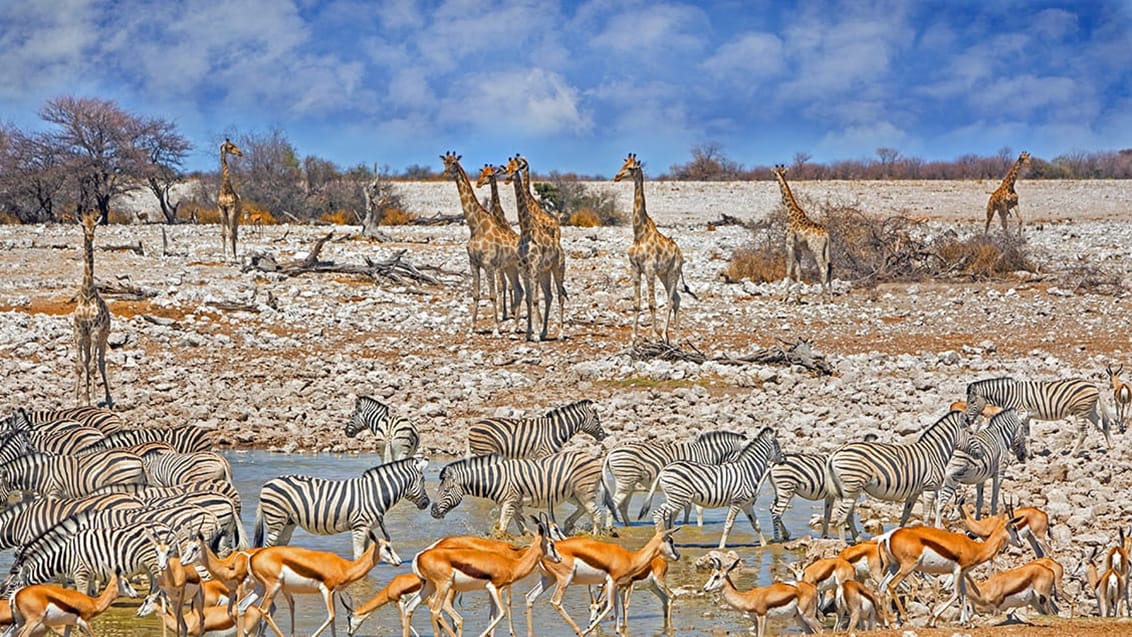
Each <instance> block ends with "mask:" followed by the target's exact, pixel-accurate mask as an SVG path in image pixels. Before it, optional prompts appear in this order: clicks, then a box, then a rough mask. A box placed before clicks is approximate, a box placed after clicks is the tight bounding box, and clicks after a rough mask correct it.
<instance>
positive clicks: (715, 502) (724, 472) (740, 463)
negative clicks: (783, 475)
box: [640, 427, 782, 550]
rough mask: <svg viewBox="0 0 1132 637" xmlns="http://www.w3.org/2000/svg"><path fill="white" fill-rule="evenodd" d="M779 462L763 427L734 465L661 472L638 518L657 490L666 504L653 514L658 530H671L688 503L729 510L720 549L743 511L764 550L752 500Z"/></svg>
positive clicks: (680, 466) (683, 465)
mask: <svg viewBox="0 0 1132 637" xmlns="http://www.w3.org/2000/svg"><path fill="white" fill-rule="evenodd" d="M781 460H782V448H781V447H780V446H779V444H778V437H777V436H776V435H775V433H774V430H773V429H772V428H770V427H764V428H763V429H762V431H760V432H759V433H758V435H756V436H755V437H754V439H752V440H751V441H750V442H748V443H747V445H746V446H745V447H743V450H742V451H740V452H739V455H738V457H736V458H735V460H734V462H728V463H723V464H708V463H699V462H688V461H686V460H681V461H677V462H673V463H672V464H670V465H668V466H667V467H665V468H663V469H661V471H660V473H659V474H658V475H657V477H656V480H655V481H653V484H652V488H651V489H650V490H649V494H648V496H646V497H645V502H644V504H643V506H642V507H641V513H640V517H644V515H645V513H647V512H648V510H649V507H650V506H651V505H652V498H653V495H654V494H655V493H656V488H657V486H659V487H660V488H661V489H663V490H664V494H665V498H666V500H665V502H664V504H662V505H660V506H659V507H657V509H656V513H654V514H653V520H655V522H656V525H657V528H661V527H671V526H672V523H673V522H674V519H673V518H674V517H675V515H676V512H677V511H680V510H682V509H684V507H686V506H687V505H688V504H689V503H694V504H698V505H700V506H703V507H709V508H718V507H724V506H726V507H728V510H727V520H726V521H725V522H724V523H723V535H722V536H721V537H720V538H719V548H720V549H721V550H722V549H723V548H725V547H726V546H727V536H728V534H730V532H731V527H732V526H733V525H734V524H735V517H736V516H737V515H738V514H739V511H742V512H744V513H746V514H747V519H748V520H750V521H751V526H753V527H754V529H755V532H756V533H758V534H759V542H760V543H761V544H762V545H763V546H766V538H765V537H763V532H762V529H760V528H759V523H758V520H756V519H755V500H756V499H757V498H758V495H759V487H761V486H762V482H763V479H764V478H765V477H766V473H767V470H768V469H770V466H771V464H773V463H776V462H780V461H781Z"/></svg>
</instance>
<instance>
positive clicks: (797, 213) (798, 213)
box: [774, 173, 809, 226]
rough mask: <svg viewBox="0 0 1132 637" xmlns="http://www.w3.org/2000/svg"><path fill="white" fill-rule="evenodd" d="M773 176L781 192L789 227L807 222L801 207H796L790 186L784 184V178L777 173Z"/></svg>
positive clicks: (807, 219) (796, 202)
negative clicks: (776, 179)
mask: <svg viewBox="0 0 1132 637" xmlns="http://www.w3.org/2000/svg"><path fill="white" fill-rule="evenodd" d="M774 176H775V177H777V178H778V187H779V188H780V189H781V190H782V202H783V203H784V204H786V211H787V213H788V216H789V217H790V225H791V226H795V225H799V224H804V223H805V222H807V221H809V218H808V217H806V213H805V212H803V211H802V207H801V206H799V205H798V201H797V200H796V199H794V193H793V192H791V191H790V185H789V184H787V183H786V178H785V177H783V176H782V175H780V174H778V173H775V175H774Z"/></svg>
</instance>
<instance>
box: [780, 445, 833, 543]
mask: <svg viewBox="0 0 1132 637" xmlns="http://www.w3.org/2000/svg"><path fill="white" fill-rule="evenodd" d="M828 460H829V455H828V454H821V453H788V454H785V455H783V456H782V462H779V463H777V464H775V465H774V466H772V467H771V468H770V475H769V480H770V486H771V488H772V489H774V504H773V505H771V507H770V519H771V522H772V524H773V526H774V541H775V542H785V541H786V540H789V539H790V532H789V531H787V530H786V524H784V523H783V522H782V514H783V513H785V512H786V509H788V508H789V507H790V501H791V500H793V499H794V496H798V497H799V498H802V499H804V500H823V501H824V506H823V509H822V526H821V536H822V537H823V538H824V537H829V518H830V514H831V513H832V512H833V500H834V493H833V491H832V490H831V489H830V488H829V482H828V481H827V480H826V473H825V465H826V462H827V461H828Z"/></svg>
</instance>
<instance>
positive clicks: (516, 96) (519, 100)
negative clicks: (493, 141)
mask: <svg viewBox="0 0 1132 637" xmlns="http://www.w3.org/2000/svg"><path fill="white" fill-rule="evenodd" d="M440 120H441V123H454V124H459V125H470V126H473V127H475V128H476V129H488V130H499V131H510V132H514V133H515V134H518V135H523V134H534V135H556V134H564V135H579V134H584V133H587V132H589V131H590V130H591V129H592V127H593V121H592V119H591V115H590V113H589V112H587V111H586V110H584V109H583V108H582V106H581V104H580V99H579V97H578V92H577V90H576V89H575V88H574V87H572V86H570V85H569V84H567V83H566V81H565V80H564V79H563V78H562V77H561V76H560V75H558V74H556V73H553V72H550V71H546V70H544V69H540V68H535V69H531V70H520V69H515V70H510V71H499V72H496V73H495V74H493V75H491V76H490V77H487V78H483V79H472V78H464V79H461V80H459V81H457V82H456V83H455V84H454V85H453V87H452V91H451V92H450V93H449V94H448V95H447V96H446V97H445V99H444V103H443V105H442V106H441V112H440Z"/></svg>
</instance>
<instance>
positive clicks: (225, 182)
mask: <svg viewBox="0 0 1132 637" xmlns="http://www.w3.org/2000/svg"><path fill="white" fill-rule="evenodd" d="M220 185H221V187H223V188H231V187H232V179H231V173H229V172H228V157H227V153H225V152H224V151H220Z"/></svg>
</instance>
